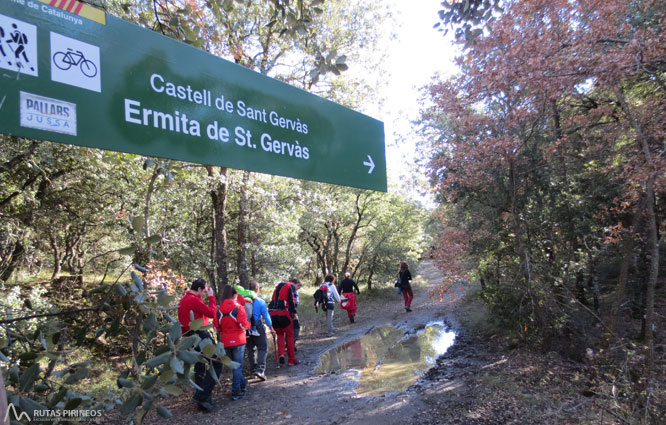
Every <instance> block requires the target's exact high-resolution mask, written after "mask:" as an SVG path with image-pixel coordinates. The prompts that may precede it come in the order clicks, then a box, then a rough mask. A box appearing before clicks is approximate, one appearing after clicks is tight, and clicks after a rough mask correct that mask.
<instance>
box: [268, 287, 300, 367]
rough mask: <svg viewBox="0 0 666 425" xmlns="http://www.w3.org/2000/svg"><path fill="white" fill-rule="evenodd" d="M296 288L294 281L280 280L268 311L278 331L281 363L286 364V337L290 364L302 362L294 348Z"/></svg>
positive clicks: (274, 327)
mask: <svg viewBox="0 0 666 425" xmlns="http://www.w3.org/2000/svg"><path fill="white" fill-rule="evenodd" d="M295 292H296V288H295V285H294V284H293V283H292V282H280V283H279V284H278V285H277V286H276V287H275V290H274V291H273V296H272V297H271V302H270V304H269V305H268V313H269V314H270V315H271V321H272V322H273V329H275V332H276V333H277V339H278V341H277V346H278V352H279V354H280V360H279V362H280V364H284V354H285V353H284V351H285V339H286V345H287V355H288V357H289V366H295V365H297V364H299V363H300V362H299V361H298V360H296V351H295V350H294V318H295V317H296V294H295Z"/></svg>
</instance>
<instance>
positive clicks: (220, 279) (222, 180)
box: [206, 166, 229, 298]
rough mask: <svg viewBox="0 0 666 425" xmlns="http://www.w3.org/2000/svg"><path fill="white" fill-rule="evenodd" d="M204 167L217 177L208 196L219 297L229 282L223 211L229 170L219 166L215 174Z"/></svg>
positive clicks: (209, 167)
mask: <svg viewBox="0 0 666 425" xmlns="http://www.w3.org/2000/svg"><path fill="white" fill-rule="evenodd" d="M206 169H207V170H208V175H209V176H211V177H217V180H218V182H217V187H216V188H215V189H213V190H211V191H210V197H211V200H212V203H213V216H214V219H215V226H214V229H213V240H214V244H215V264H216V267H217V295H218V298H219V296H220V295H222V288H223V287H224V285H227V284H228V283H229V271H228V264H227V261H228V258H227V227H226V224H227V221H226V213H225V210H226V207H227V190H228V188H229V183H228V181H227V176H228V172H229V170H228V169H227V168H225V167H220V173H219V175H217V176H216V175H215V172H214V169H213V167H211V166H208V167H206Z"/></svg>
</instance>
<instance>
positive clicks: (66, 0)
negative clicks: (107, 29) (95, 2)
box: [39, 0, 106, 25]
mask: <svg viewBox="0 0 666 425" xmlns="http://www.w3.org/2000/svg"><path fill="white" fill-rule="evenodd" d="M39 1H40V2H42V3H46V4H48V5H50V6H53V7H57V8H58V9H62V10H66V11H67V12H69V13H73V14H74V15H78V16H81V17H83V18H87V19H90V20H92V21H95V22H99V23H100V24H102V25H106V14H105V13H104V11H103V10H100V9H97V8H96V7H93V6H90V5H89V4H84V3H81V2H80V1H78V0H39Z"/></svg>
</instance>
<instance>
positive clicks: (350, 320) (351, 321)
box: [349, 314, 354, 323]
mask: <svg viewBox="0 0 666 425" xmlns="http://www.w3.org/2000/svg"><path fill="white" fill-rule="evenodd" d="M349 323H354V315H353V314H352V315H351V317H350V318H349Z"/></svg>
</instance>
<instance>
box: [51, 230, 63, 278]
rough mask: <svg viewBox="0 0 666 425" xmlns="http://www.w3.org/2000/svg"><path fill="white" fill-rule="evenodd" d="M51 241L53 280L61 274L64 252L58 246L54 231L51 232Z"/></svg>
mask: <svg viewBox="0 0 666 425" xmlns="http://www.w3.org/2000/svg"><path fill="white" fill-rule="evenodd" d="M49 243H50V245H51V250H52V251H53V273H52V274H51V280H53V279H56V278H57V277H58V276H59V275H60V270H61V263H60V261H61V260H62V254H61V253H60V248H59V247H58V241H57V240H56V237H55V235H54V234H53V233H51V232H49Z"/></svg>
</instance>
